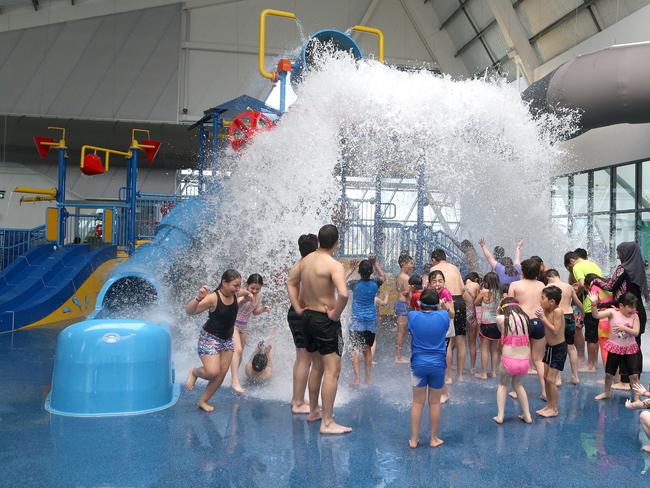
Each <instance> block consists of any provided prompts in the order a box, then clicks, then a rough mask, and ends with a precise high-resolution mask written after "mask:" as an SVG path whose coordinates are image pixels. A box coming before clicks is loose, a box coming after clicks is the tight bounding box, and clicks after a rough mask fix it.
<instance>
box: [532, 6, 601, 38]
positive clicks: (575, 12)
mask: <svg viewBox="0 0 650 488" xmlns="http://www.w3.org/2000/svg"><path fill="white" fill-rule="evenodd" d="M594 1H595V0H584V1H583V2H582V5H579V6H578V7H576V8H574V9H573V10H571V12H567V13H566V14H564V15H563V16H562V17H560V18H559V19H557V20H556V21H555V22H552V23H551V24H549V25H547V26H546V27H544V28H543V29H542V30H541V31H539V32H538V33H537V34H535V35H534V36H532V37H531V38H530V42H531V43H533V42H535V41H537V39H539V38H540V37H543V36H545V35H546V34H548V33H549V32H551V31H552V30H553V29H555V28H556V27H558V26H559V25H560V24H563V23H564V22H565V21H566V20H568V19H570V18H572V17H575V16H576V15H578V14H579V13H580V12H582V11H583V10H584V9H586V8H589V7H591V4H592V3H594Z"/></svg>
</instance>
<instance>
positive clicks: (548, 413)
mask: <svg viewBox="0 0 650 488" xmlns="http://www.w3.org/2000/svg"><path fill="white" fill-rule="evenodd" d="M537 415H540V416H542V417H546V418H549V417H557V416H558V411H557V410H555V409H554V408H545V409H543V410H542V411H541V412H540V411H538V412H537Z"/></svg>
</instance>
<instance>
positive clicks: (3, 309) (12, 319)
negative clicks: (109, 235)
mask: <svg viewBox="0 0 650 488" xmlns="http://www.w3.org/2000/svg"><path fill="white" fill-rule="evenodd" d="M116 249H117V248H116V247H115V246H106V247H101V248H99V249H93V248H91V247H90V246H88V245H71V246H64V247H60V248H57V247H56V246H54V245H52V244H46V245H43V246H39V247H36V248H34V249H32V250H30V251H29V252H27V253H26V254H24V255H23V256H20V257H19V258H17V259H16V260H14V261H13V262H12V263H11V264H10V265H9V266H8V267H7V268H6V269H4V270H3V271H2V273H0V332H8V331H11V330H15V329H19V328H21V327H25V326H27V325H30V324H32V323H34V322H36V321H38V320H41V319H43V318H45V317H47V316H48V315H49V314H51V313H52V312H54V311H55V310H57V309H58V308H59V307H61V306H62V305H63V304H64V303H65V302H66V301H67V300H68V299H69V298H70V297H71V296H73V295H74V293H75V292H76V291H77V290H78V289H79V287H81V285H82V284H83V283H84V282H85V281H86V280H87V279H88V278H89V277H90V275H91V274H92V273H93V272H94V271H95V270H96V269H97V268H98V267H99V266H101V265H102V264H104V263H105V262H106V261H108V260H109V259H114V258H115V257H116V252H117V251H116Z"/></svg>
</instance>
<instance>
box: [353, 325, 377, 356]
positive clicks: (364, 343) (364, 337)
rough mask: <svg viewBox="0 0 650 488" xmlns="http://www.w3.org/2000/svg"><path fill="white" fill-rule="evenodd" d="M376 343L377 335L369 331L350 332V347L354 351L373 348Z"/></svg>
mask: <svg viewBox="0 0 650 488" xmlns="http://www.w3.org/2000/svg"><path fill="white" fill-rule="evenodd" d="M374 343H375V333H374V332H370V331H369V330H362V331H357V330H351V331H350V345H351V346H352V350H353V351H362V350H363V349H366V348H369V347H372V345H373V344H374Z"/></svg>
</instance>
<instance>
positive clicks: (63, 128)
mask: <svg viewBox="0 0 650 488" xmlns="http://www.w3.org/2000/svg"><path fill="white" fill-rule="evenodd" d="M48 130H60V131H61V132H62V133H63V134H62V135H61V139H60V140H59V142H58V144H52V145H53V146H57V147H59V148H64V147H65V127H54V126H48Z"/></svg>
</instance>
